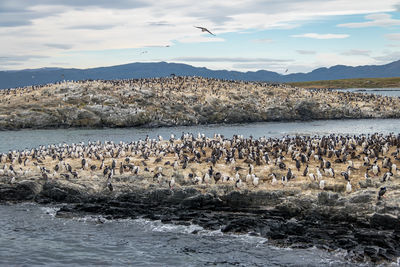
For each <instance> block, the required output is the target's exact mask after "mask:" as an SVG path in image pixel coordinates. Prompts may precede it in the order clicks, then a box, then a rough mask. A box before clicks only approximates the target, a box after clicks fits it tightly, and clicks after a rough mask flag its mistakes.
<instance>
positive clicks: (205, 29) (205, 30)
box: [194, 26, 215, 36]
mask: <svg viewBox="0 0 400 267" xmlns="http://www.w3.org/2000/svg"><path fill="white" fill-rule="evenodd" d="M194 27H195V28H198V29H200V30H201V31H202V32H208V33H209V34H211V35H214V36H215V34H213V33H212V32H210V31H209V30H208V29H207V28H204V27H198V26H194Z"/></svg>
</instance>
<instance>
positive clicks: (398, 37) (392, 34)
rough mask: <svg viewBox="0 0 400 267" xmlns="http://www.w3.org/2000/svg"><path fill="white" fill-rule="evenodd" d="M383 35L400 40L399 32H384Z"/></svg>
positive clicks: (393, 39)
mask: <svg viewBox="0 0 400 267" xmlns="http://www.w3.org/2000/svg"><path fill="white" fill-rule="evenodd" d="M385 37H386V38H387V39H389V40H392V41H400V33H391V34H386V35H385Z"/></svg>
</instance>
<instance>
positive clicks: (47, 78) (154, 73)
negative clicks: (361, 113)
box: [0, 60, 400, 89]
mask: <svg viewBox="0 0 400 267" xmlns="http://www.w3.org/2000/svg"><path fill="white" fill-rule="evenodd" d="M171 74H175V75H177V76H201V77H207V78H217V79H226V80H244V81H265V82H277V83H282V82H303V81H318V80H338V79H352V78H385V77H400V60H398V61H394V62H391V63H388V64H385V65H365V66H356V67H352V66H345V65H335V66H332V67H329V68H326V67H321V68H317V69H315V70H313V71H311V72H308V73H291V74H287V75H282V74H279V73H276V72H273V71H268V70H257V71H247V72H240V71H230V70H210V69H208V68H205V67H194V66H192V65H188V64H183V63H167V62H164V61H162V62H135V63H128V64H122V65H115V66H108V67H97V68H88V69H77V68H56V67H53V68H39V69H25V70H8V71H0V89H5V88H13V87H22V86H28V85H39V84H47V83H54V82H59V81H62V80H64V79H65V80H88V79H93V80H97V79H101V80H114V79H135V78H154V77H166V76H170V75H171Z"/></svg>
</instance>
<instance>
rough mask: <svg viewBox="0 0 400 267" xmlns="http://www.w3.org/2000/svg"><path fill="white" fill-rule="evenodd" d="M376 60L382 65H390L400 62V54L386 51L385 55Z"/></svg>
mask: <svg viewBox="0 0 400 267" xmlns="http://www.w3.org/2000/svg"><path fill="white" fill-rule="evenodd" d="M374 59H375V60H377V61H379V62H382V63H389V62H393V61H396V60H400V52H398V51H391V50H389V51H384V54H382V55H380V56H377V57H374Z"/></svg>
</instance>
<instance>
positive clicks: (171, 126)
mask: <svg viewBox="0 0 400 267" xmlns="http://www.w3.org/2000/svg"><path fill="white" fill-rule="evenodd" d="M393 119H395V120H396V119H400V116H399V117H397V116H396V117H384V118H382V117H360V118H351V117H344V118H332V119H306V120H299V119H294V120H285V119H283V120H271V121H248V122H232V123H226V122H219V123H204V124H188V125H178V124H177V125H161V124H160V125H139V126H115V127H112V126H111V127H110V126H99V127H91V126H89V127H88V126H78V127H77V126H65V125H60V126H48V127H43V128H41V127H31V128H1V127H0V132H6V131H10V132H12V131H25V130H27V131H29V130H32V131H34V130H112V129H159V128H174V127H196V126H205V127H218V126H232V127H233V126H241V125H246V124H263V123H296V122H298V123H301V122H320V121H351V120H393Z"/></svg>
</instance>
